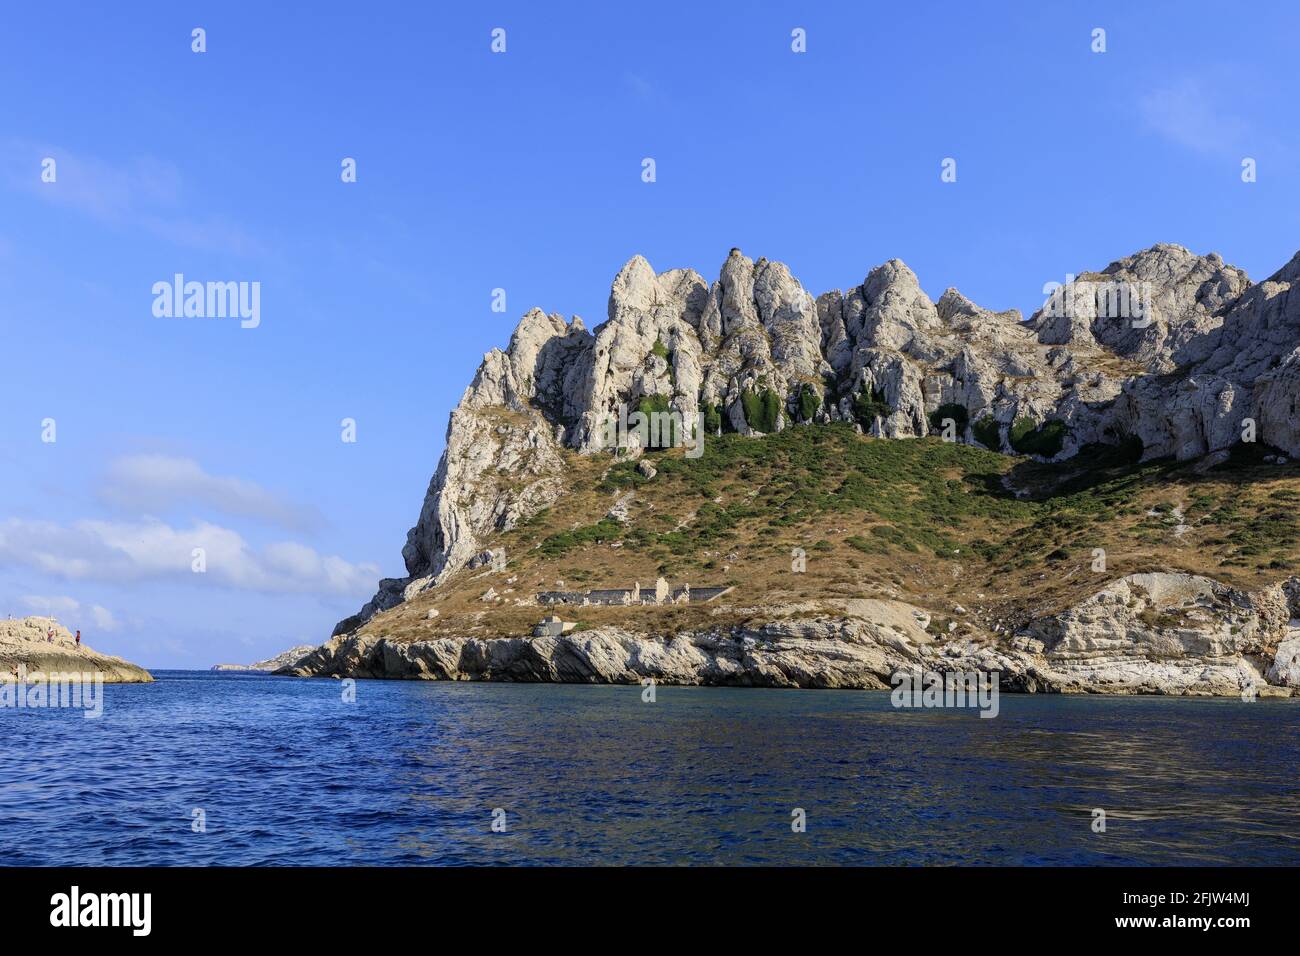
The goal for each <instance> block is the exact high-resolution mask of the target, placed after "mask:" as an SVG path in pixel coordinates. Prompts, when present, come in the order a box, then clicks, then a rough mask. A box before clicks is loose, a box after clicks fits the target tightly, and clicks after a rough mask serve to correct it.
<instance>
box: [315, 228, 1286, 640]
mask: <svg viewBox="0 0 1300 956" xmlns="http://www.w3.org/2000/svg"><path fill="white" fill-rule="evenodd" d="M1298 277H1300V256H1297V258H1296V259H1293V260H1292V261H1291V262H1290V263H1288V265H1287V266H1286V267H1284V268H1283V269H1282V270H1280V271H1279V272H1278V273H1277V274H1275V275H1274V276H1272V277H1270V278H1269V279H1268V280H1266V281H1265V282H1262V283H1260V284H1258V285H1252V284H1251V283H1250V281H1249V279H1248V278H1247V277H1246V275H1245V273H1243V272H1242V271H1241V270H1240V269H1236V268H1234V267H1233V266H1230V265H1227V264H1225V263H1224V262H1223V260H1222V259H1221V258H1220V257H1219V256H1218V255H1214V254H1211V255H1208V256H1198V255H1195V254H1193V253H1192V252H1190V251H1188V250H1187V249H1184V248H1182V247H1181V246H1175V245H1157V246H1153V247H1152V248H1150V249H1147V250H1144V251H1142V252H1139V253H1137V254H1135V255H1132V256H1129V257H1127V258H1125V259H1121V260H1119V261H1117V262H1114V263H1112V264H1111V265H1110V266H1108V267H1106V268H1105V269H1103V270H1102V271H1100V272H1086V273H1082V274H1080V275H1079V276H1078V277H1076V278H1073V279H1072V281H1070V282H1069V283H1068V284H1066V285H1065V286H1063V287H1062V288H1061V289H1059V290H1057V291H1056V292H1054V293H1052V294H1051V295H1050V296H1049V298H1048V302H1047V303H1046V304H1045V305H1044V308H1043V309H1041V310H1040V311H1039V312H1037V313H1035V315H1034V316H1033V317H1032V318H1031V319H1030V320H1029V321H1028V322H1024V321H1021V316H1020V314H1019V313H1018V312H1016V311H1014V310H1010V311H990V310H988V309H984V308H981V307H980V306H978V305H976V304H975V303H973V302H971V301H970V300H969V299H967V298H966V297H965V296H963V295H962V294H961V293H959V292H958V291H957V290H955V289H949V290H947V291H946V292H945V293H944V294H943V296H941V297H940V299H939V301H938V302H933V301H931V299H930V298H929V297H928V296H927V295H926V293H925V292H924V291H923V290H922V288H921V286H920V283H919V281H918V280H917V277H916V275H915V274H913V272H912V271H911V270H910V269H909V268H908V267H907V266H906V265H905V264H904V263H902V262H901V261H899V260H897V259H894V260H890V261H889V262H886V263H884V264H883V265H880V266H877V267H876V268H874V269H871V270H870V271H869V272H868V273H867V275H866V277H865V278H864V279H863V281H862V283H861V284H860V285H857V286H854V287H852V288H850V289H847V290H843V291H840V290H837V291H831V292H827V293H824V294H822V295H820V296H813V295H812V294H810V293H809V292H808V291H806V290H805V289H804V288H803V286H802V285H801V284H800V283H799V281H798V280H797V279H796V278H795V277H794V276H793V275H792V274H791V272H790V270H789V269H788V268H787V267H786V266H784V265H783V264H781V263H779V262H773V261H769V260H767V259H762V258H760V259H758V260H756V261H755V260H752V259H750V258H748V257H747V256H745V255H744V254H743V253H741V252H740V250H738V249H733V250H731V253H730V254H729V255H728V256H727V258H726V260H725V261H724V262H723V264H722V268H721V270H720V271H719V274H718V278H717V280H716V281H714V282H712V283H709V282H707V281H706V280H705V279H704V278H703V277H702V276H701V275H700V274H699V273H696V272H694V271H692V270H689V269H673V270H669V271H667V272H662V273H656V272H655V271H654V269H653V268H652V267H651V265H650V264H649V263H648V262H647V261H646V260H645V259H644V258H642V257H641V256H635V257H633V258H632V259H631V260H630V261H629V262H628V263H627V264H626V265H625V266H624V267H623V268H622V269H621V270H620V271H619V273H618V275H617V276H616V277H615V279H614V283H613V286H612V288H611V290H610V296H609V308H608V320H607V321H606V322H604V323H602V324H601V325H599V326H597V327H596V328H595V329H594V330H592V331H588V330H587V329H586V327H585V325H584V324H583V322H582V320H581V319H580V318H577V317H574V318H573V319H572V320H571V321H569V322H567V323H566V322H565V321H564V320H563V319H562V318H561V317H560V316H558V315H548V314H547V313H545V312H543V311H541V310H540V309H533V310H532V311H530V312H528V313H527V314H526V315H525V316H524V317H523V319H522V320H521V321H520V323H519V327H518V328H517V329H516V330H515V333H514V335H513V336H512V338H511V340H510V344H509V347H508V348H507V349H506V350H504V351H501V350H499V349H493V350H492V351H490V352H488V353H487V354H486V355H485V356H484V358H483V363H482V365H480V367H479V370H478V373H477V374H476V375H475V376H474V380H473V382H472V383H471V384H470V386H469V388H468V389H467V390H466V391H465V394H464V396H463V397H462V399H461V401H460V404H459V405H458V406H457V407H456V409H455V411H453V412H452V415H451V421H450V423H449V426H448V429H447V442H446V450H445V451H444V453H443V456H442V460H441V461H440V462H439V465H438V468H437V471H436V472H435V474H434V476H433V479H432V480H431V482H430V484H429V488H428V492H427V494H426V496H425V500H424V504H423V507H422V508H421V510H420V514H419V518H418V520H417V521H416V523H415V526H414V527H413V528H411V530H410V532H409V533H408V534H407V540H406V546H405V547H404V548H403V549H402V556H403V558H404V560H405V564H406V571H407V575H406V576H405V577H402V578H395V579H388V580H385V581H381V582H380V586H379V590H378V592H377V593H376V594H375V596H374V597H373V598H372V599H371V600H370V602H368V603H367V604H366V605H365V607H363V608H362V609H361V611H360V612H358V613H357V614H355V615H353V616H352V617H350V618H348V619H346V620H344V621H342V622H340V623H339V625H338V626H337V627H336V629H335V634H336V635H337V634H348V633H352V632H354V631H355V630H356V629H357V628H358V627H359V626H361V625H362V624H364V623H365V622H366V621H368V620H369V619H370V618H371V617H373V616H374V615H375V614H376V613H378V612H380V611H383V610H386V609H388V608H391V607H394V606H396V605H397V604H399V603H401V602H403V601H405V600H409V599H410V598H411V597H413V596H414V595H416V594H418V593H420V592H421V591H423V590H426V589H427V588H430V587H434V586H436V585H438V584H439V583H440V582H442V581H445V580H446V579H447V578H448V577H449V576H450V575H453V574H455V573H456V572H457V571H459V570H460V569H462V568H464V567H465V566H466V565H467V564H468V562H470V561H471V560H472V559H473V557H474V556H475V555H476V554H479V553H480V552H481V551H482V550H483V547H484V544H485V539H486V538H488V537H489V536H490V535H491V534H492V533H493V532H495V531H502V530H506V529H509V528H511V527H514V526H515V525H517V524H518V523H519V522H520V521H523V520H526V519H527V518H528V517H530V516H532V515H533V514H535V513H536V512H538V511H539V510H541V509H542V508H545V507H548V506H550V505H551V504H553V503H554V502H555V501H556V499H557V498H558V497H559V496H560V495H561V494H562V493H563V490H564V480H563V472H564V465H563V462H564V455H565V454H566V453H571V452H576V453H579V454H591V453H595V452H598V451H600V450H601V449H603V448H605V447H606V444H607V434H606V433H607V429H606V428H605V423H606V422H607V420H608V419H609V417H610V416H614V417H617V416H618V415H619V414H620V410H628V409H632V410H635V409H637V408H638V407H640V406H641V405H643V404H645V403H649V404H647V405H646V407H656V408H668V409H670V410H671V411H673V412H675V413H678V414H680V415H681V416H682V419H683V420H684V421H686V422H696V421H707V422H709V426H708V427H709V428H718V427H719V425H718V424H717V423H721V426H720V427H722V428H728V429H734V430H735V431H737V432H740V433H742V434H756V433H761V432H762V431H764V430H767V431H779V430H781V429H783V428H787V427H790V426H792V425H795V424H800V423H803V422H809V423H824V422H830V421H847V422H856V423H857V424H858V425H859V426H860V427H862V428H863V430H865V431H867V432H869V433H871V434H874V435H878V436H882V437H887V438H907V437H916V436H924V435H927V434H929V433H930V431H931V430H932V417H933V416H935V413H937V412H939V411H940V410H944V412H945V414H946V415H948V417H951V418H953V420H954V421H960V420H961V419H963V418H964V420H965V424H964V427H963V428H962V429H961V431H962V433H961V435H959V436H958V437H959V438H960V439H961V440H963V441H969V442H974V441H976V440H977V439H976V435H977V434H978V435H979V436H980V440H982V441H984V442H987V443H989V444H991V445H995V446H997V447H996V449H995V450H999V451H1011V450H1013V447H1012V445H1013V443H1014V442H1013V436H1012V435H1011V431H1012V426H1013V425H1015V426H1016V432H1017V435H1018V436H1021V437H1023V436H1022V435H1021V433H1023V432H1024V431H1025V430H1026V429H1029V428H1034V427H1037V426H1041V425H1043V424H1044V423H1047V422H1049V421H1052V422H1054V423H1059V424H1054V425H1053V429H1054V431H1055V432H1056V433H1058V434H1059V437H1060V441H1059V446H1057V445H1052V444H1045V445H1044V444H1040V445H1036V446H1032V448H1033V450H1036V451H1038V452H1041V453H1047V454H1051V455H1053V456H1055V457H1060V458H1066V457H1070V456H1072V455H1074V454H1076V453H1077V452H1078V451H1079V450H1080V449H1081V448H1083V447H1086V446H1088V445H1090V444H1094V443H1103V444H1105V443H1118V442H1131V441H1132V440H1134V439H1140V441H1141V442H1142V448H1143V455H1144V456H1145V457H1147V458H1152V457H1160V456H1175V457H1177V458H1180V459H1188V458H1195V457H1198V456H1201V455H1205V454H1208V453H1216V452H1222V451H1223V450H1224V449H1227V448H1228V447H1230V446H1231V445H1233V444H1234V443H1236V442H1237V441H1239V440H1240V439H1241V438H1242V436H1243V434H1246V433H1247V431H1249V432H1250V437H1251V438H1252V439H1253V440H1256V441H1259V442H1261V443H1266V444H1269V445H1273V446H1276V447H1277V448H1280V449H1282V450H1284V451H1286V452H1288V453H1290V454H1293V455H1294V454H1300V417H1297V415H1296V411H1297V400H1298V399H1300V348H1298V347H1300V297H1293V296H1291V295H1290V290H1291V286H1292V284H1293V283H1294V282H1295V281H1296V280H1297V278H1298ZM760 396H761V398H762V399H763V400H764V401H763V402H760V401H759V400H758V399H759V398H760ZM759 407H762V408H764V409H765V411H764V412H763V414H762V415H760V416H758V417H756V418H755V420H753V421H751V420H750V418H751V417H753V416H754V409H756V408H759ZM747 409H748V411H747ZM953 409H958V410H959V411H958V412H957V413H956V414H955V417H954V414H953V412H952V410H953ZM706 411H707V413H708V414H707V416H706V417H705V418H704V419H698V418H697V416H699V415H701V414H703V413H705V412H706ZM706 431H707V429H706ZM638 441H639V440H634V441H633V442H632V447H631V449H630V452H631V453H632V454H637V453H638V451H639V448H638V447H637V445H638ZM1021 447H1022V448H1023V447H1031V446H1025V445H1022V446H1021Z"/></svg>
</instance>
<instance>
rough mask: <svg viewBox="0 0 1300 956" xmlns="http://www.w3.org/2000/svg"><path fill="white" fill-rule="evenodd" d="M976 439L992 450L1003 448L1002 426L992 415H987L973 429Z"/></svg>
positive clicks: (972, 432)
mask: <svg viewBox="0 0 1300 956" xmlns="http://www.w3.org/2000/svg"><path fill="white" fill-rule="evenodd" d="M971 434H973V435H974V436H975V440H976V441H977V442H979V443H980V444H981V445H983V446H984V447H985V448H988V449H991V450H992V451H1001V450H1002V426H1001V425H999V424H998V422H997V419H995V418H994V417H993V416H992V415H985V416H984V417H983V418H981V419H980V420H979V421H977V422H976V423H975V426H974V427H973V428H972V429H971Z"/></svg>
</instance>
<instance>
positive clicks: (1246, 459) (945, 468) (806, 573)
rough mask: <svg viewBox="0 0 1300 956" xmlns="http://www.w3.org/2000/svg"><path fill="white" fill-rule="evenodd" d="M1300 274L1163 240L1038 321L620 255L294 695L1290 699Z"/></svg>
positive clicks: (497, 356)
mask: <svg viewBox="0 0 1300 956" xmlns="http://www.w3.org/2000/svg"><path fill="white" fill-rule="evenodd" d="M1298 280H1300V255H1297V257H1295V258H1293V259H1292V260H1291V261H1290V262H1289V263H1288V264H1287V265H1286V266H1284V267H1283V268H1282V269H1281V270H1279V271H1278V272H1277V273H1276V274H1274V275H1273V276H1271V277H1269V278H1268V279H1266V280H1264V281H1263V282H1259V283H1254V282H1252V281H1251V280H1250V279H1249V278H1248V277H1247V276H1246V274H1245V273H1244V272H1243V271H1241V270H1240V269H1237V268H1235V267H1233V266H1231V265H1228V264H1226V263H1224V262H1223V260H1222V259H1221V258H1220V257H1219V256H1217V255H1206V256H1200V255H1196V254H1193V253H1192V252H1190V251H1188V250H1187V249H1184V248H1182V247H1180V246H1175V245H1157V246H1154V247H1152V248H1150V249H1147V250H1145V251H1142V252H1139V253H1137V254H1135V255H1132V256H1129V257H1127V258H1124V259H1120V260H1118V261H1116V262H1113V263H1111V264H1110V265H1109V266H1107V267H1106V268H1105V269H1102V270H1101V271H1099V272H1083V273H1080V274H1079V275H1077V276H1075V277H1072V278H1071V281H1069V282H1068V283H1066V284H1064V285H1063V286H1061V287H1060V288H1058V289H1056V290H1055V291H1053V292H1052V293H1051V295H1050V297H1049V299H1048V302H1047V303H1045V305H1044V307H1043V308H1042V309H1041V310H1039V311H1038V312H1037V313H1035V314H1034V315H1033V316H1032V317H1031V318H1030V319H1029V320H1028V321H1025V320H1023V318H1022V316H1021V315H1020V313H1019V312H1017V311H1014V310H1010V311H990V310H988V309H984V308H982V307H980V306H978V305H976V304H975V303H973V302H971V301H970V300H969V299H967V298H966V297H965V296H963V295H961V293H959V292H958V291H957V290H955V289H949V290H947V291H946V292H945V293H944V294H943V295H942V296H941V297H940V298H939V300H938V301H937V302H934V301H932V300H931V299H930V298H929V297H928V296H927V295H926V294H925V292H923V291H922V289H921V287H920V284H919V282H918V281H917V278H916V276H915V275H914V274H913V273H912V272H911V270H910V269H908V267H907V266H906V265H904V264H903V263H902V262H900V261H898V260H891V261H890V262H887V263H885V264H883V265H881V266H878V267H876V268H874V269H872V270H871V271H870V272H869V273H868V274H867V276H866V278H865V280H864V281H863V282H862V284H861V285H859V286H856V287H853V288H850V289H848V290H845V291H831V292H826V293H823V294H821V295H819V296H814V295H812V294H810V293H809V292H807V291H805V290H804V288H803V287H802V286H801V285H800V283H799V282H798V281H797V280H796V279H795V278H794V277H793V276H792V275H791V273H790V270H789V269H787V268H786V267H785V266H784V265H782V264H781V263H779V262H773V261H769V260H767V259H758V260H757V261H754V260H751V259H749V258H748V257H746V256H744V255H743V254H742V253H741V252H740V251H739V250H734V249H733V250H732V251H731V254H730V255H729V256H728V257H727V258H726V261H725V262H724V263H723V265H722V269H721V271H720V274H719V276H718V278H717V280H716V281H714V282H712V283H710V282H707V281H706V280H705V279H704V278H703V277H702V276H701V275H699V274H698V273H696V272H694V271H693V270H689V269H674V270H669V271H667V272H662V273H656V272H655V271H654V270H653V269H652V268H651V266H650V264H649V263H648V262H646V260H645V259H643V258H641V257H639V256H638V257H635V258H633V259H632V260H631V261H629V262H628V263H627V264H626V265H625V266H624V267H623V268H622V270H621V271H620V272H619V273H618V275H617V277H616V278H615V280H614V284H613V288H612V290H611V293H610V298H609V310H608V312H609V314H608V320H607V321H606V322H604V323H602V324H601V325H598V326H597V327H595V328H594V329H592V330H588V329H587V328H586V327H585V325H584V323H583V322H582V320H581V319H580V318H578V317H573V318H572V319H571V320H569V321H567V322H566V321H565V320H564V319H563V318H562V317H561V316H559V315H554V314H550V315H548V314H546V313H544V312H542V311H541V310H539V309H534V310H532V311H530V312H528V313H527V314H526V315H525V316H524V317H523V319H522V320H521V321H520V323H519V326H518V328H517V329H516V330H515V332H514V335H513V336H512V338H511V341H510V344H509V347H508V348H507V349H506V350H504V351H501V350H496V349H494V350H492V351H490V352H489V353H487V355H486V356H485V357H484V359H483V362H482V364H481V365H480V367H479V369H478V372H477V374H476V375H475V377H474V379H473V382H472V384H471V385H470V386H469V388H468V389H467V390H466V392H465V394H464V396H463V398H462V399H461V401H460V404H459V405H458V406H457V407H456V409H455V410H454V411H453V412H452V415H451V421H450V424H449V427H448V431H447V441H446V449H445V451H444V453H443V456H442V459H441V461H440V462H439V464H438V467H437V471H436V472H435V474H434V476H433V478H432V481H431V482H430V485H429V489H428V492H427V494H426V496H425V500H424V504H423V507H422V508H421V510H420V513H419V518H418V520H417V521H416V523H415V526H414V527H413V528H411V530H410V532H409V533H408V535H407V540H406V545H405V547H404V548H403V550H402V555H403V558H404V560H405V564H406V571H407V574H406V576H405V577H402V578H397V579H388V580H384V581H381V582H380V583H379V589H378V592H377V593H376V594H375V596H374V597H373V598H372V599H371V600H370V601H369V602H368V603H367V604H366V605H365V606H364V607H363V608H362V609H361V610H360V611H359V612H358V613H357V614H355V615H353V616H352V617H349V618H347V619H346V620H344V621H342V622H340V623H339V624H338V626H337V627H336V628H335V631H334V634H333V636H332V637H331V639H330V640H329V641H328V642H327V643H325V644H324V645H323V646H321V647H320V648H318V649H316V650H314V651H313V652H311V653H310V654H308V655H306V656H305V657H303V658H302V659H301V660H299V661H297V662H296V663H295V664H293V665H291V666H286V667H284V668H282V669H281V670H280V673H292V674H298V675H302V676H356V677H390V678H415V679H441V680H513V681H574V682H617V683H636V682H640V681H642V680H643V679H646V678H652V679H654V680H656V681H660V682H664V683H680V684H727V685H744V686H773V687H844V688H884V687H887V686H889V679H890V675H891V674H893V673H895V672H896V671H898V670H899V669H906V668H913V667H918V666H922V667H926V668H929V669H932V670H937V671H948V670H952V671H972V670H974V671H982V672H993V671H996V672H998V673H999V674H1000V675H1001V682H1002V686H1003V688H1004V689H1007V690H1019V691H1025V692H1069V693H1110V694H1180V695H1183V694H1185V695H1222V696H1237V695H1242V696H1249V697H1250V698H1251V699H1254V698H1255V697H1269V696H1273V697H1286V696H1292V695H1293V694H1295V693H1297V692H1298V691H1300V579H1298V578H1296V577H1294V576H1292V574H1291V571H1292V569H1294V568H1295V566H1296V565H1295V562H1296V559H1297V557H1300V554H1298V553H1297V551H1298V549H1300V522H1298V521H1297V508H1296V506H1297V504H1300V466H1297V464H1296V463H1295V457H1296V456H1297V455H1300V425H1298V422H1300V419H1297V416H1296V410H1297V400H1298V399H1300V297H1292V296H1291V295H1290V290H1291V288H1292V287H1293V285H1294V284H1295V283H1296V282H1297V281H1298ZM658 419H663V425H664V428H663V434H666V435H668V436H669V439H670V440H668V441H656V440H654V438H653V436H654V433H655V431H656V430H657V429H656V428H654V427H651V428H649V429H647V428H646V427H645V426H646V424H647V423H648V422H655V423H656V424H658ZM615 422H616V423H618V425H617V427H611V423H615ZM629 424H631V425H632V427H631V429H630V431H629V428H628V425H629ZM661 437H662V436H661ZM648 439H649V440H648ZM658 446H667V447H658ZM661 579H664V581H665V583H664V587H665V588H667V590H666V591H662V590H660V589H658V588H656V589H655V590H656V591H659V592H660V593H659V594H658V595H657V596H656V598H655V599H652V600H647V599H645V598H643V597H642V595H645V594H646V593H647V591H648V590H649V589H650V588H652V587H653V585H651V582H657V581H659V580H661ZM668 581H671V582H672V585H671V586H670V585H668V584H667V582H668ZM633 585H635V586H633ZM643 586H644V587H646V589H647V590H643ZM706 590H707V591H708V592H709V593H712V594H715V595H719V596H716V597H713V598H712V599H711V600H691V599H690V598H689V597H688V598H686V599H685V600H679V599H677V596H678V595H680V594H681V593H688V592H704V591H706ZM557 595H558V597H557ZM593 595H600V596H601V597H599V599H593V597H592V596H593ZM609 595H614V597H606V596H609ZM629 595H635V600H633V599H632V598H630V597H629ZM665 597H666V599H665ZM552 612H556V613H552ZM548 615H549V617H548ZM544 617H545V618H546V620H542V623H541V624H539V620H541V619H543V618H544Z"/></svg>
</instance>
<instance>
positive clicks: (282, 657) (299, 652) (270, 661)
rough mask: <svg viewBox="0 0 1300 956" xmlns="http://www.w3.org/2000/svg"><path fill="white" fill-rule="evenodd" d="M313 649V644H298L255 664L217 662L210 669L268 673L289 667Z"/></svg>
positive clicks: (314, 647)
mask: <svg viewBox="0 0 1300 956" xmlns="http://www.w3.org/2000/svg"><path fill="white" fill-rule="evenodd" d="M314 650H316V646H315V645H314V644H299V645H298V646H297V647H291V648H289V649H288V650H287V651H285V652H284V653H283V654H277V655H275V657H270V658H267V659H266V660H264V661H258V662H257V663H256V664H217V665H216V666H214V667H213V668H212V669H213V670H214V671H253V672H257V673H263V674H270V673H272V672H273V671H278V670H279V669H280V668H282V667H290V666H292V665H294V664H296V663H298V661H300V660H301V659H302V658H304V657H306V656H307V655H308V654H310V653H311V652H312V651H314Z"/></svg>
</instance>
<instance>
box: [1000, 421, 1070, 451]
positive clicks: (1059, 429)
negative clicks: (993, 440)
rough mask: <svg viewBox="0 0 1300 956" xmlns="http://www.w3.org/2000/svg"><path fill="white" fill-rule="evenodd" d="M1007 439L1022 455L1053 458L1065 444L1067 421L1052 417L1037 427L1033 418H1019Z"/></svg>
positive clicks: (1012, 426) (1013, 424) (1013, 423)
mask: <svg viewBox="0 0 1300 956" xmlns="http://www.w3.org/2000/svg"><path fill="white" fill-rule="evenodd" d="M1007 440H1008V441H1010V442H1011V447H1012V448H1014V449H1015V450H1016V451H1018V452H1020V454H1022V455H1042V456H1043V457H1044V458H1051V457H1053V456H1054V455H1056V454H1058V453H1059V452H1060V450H1061V448H1062V446H1063V445H1064V444H1065V422H1063V421H1061V420H1060V419H1058V418H1052V419H1048V420H1047V421H1045V422H1043V424H1041V425H1038V426H1037V427H1035V425H1034V420H1033V419H1032V418H1017V419H1016V420H1015V421H1014V422H1012V424H1011V429H1010V431H1008V432H1007Z"/></svg>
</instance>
